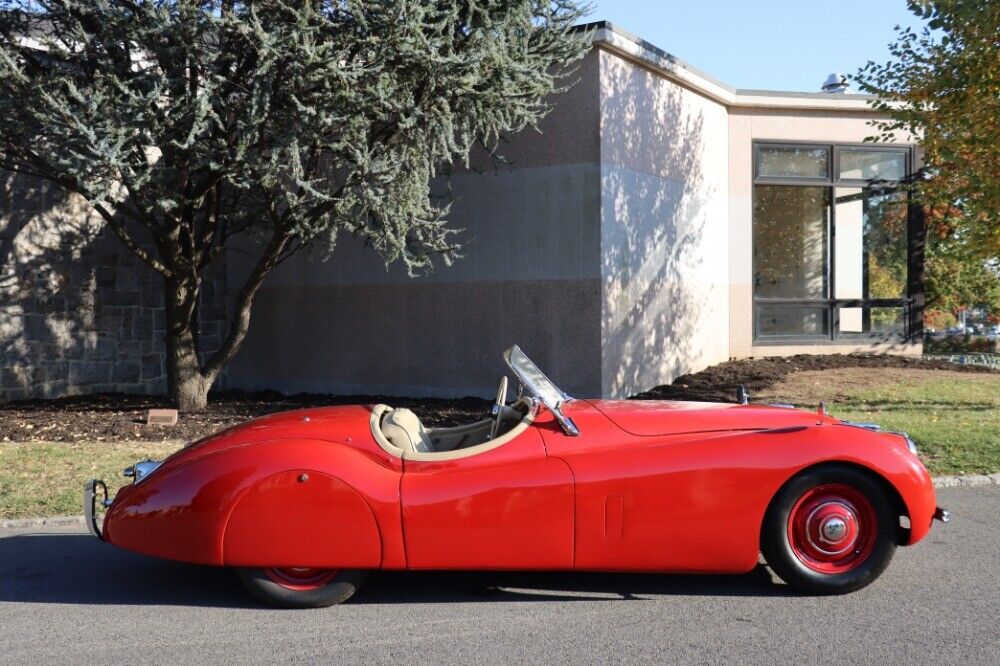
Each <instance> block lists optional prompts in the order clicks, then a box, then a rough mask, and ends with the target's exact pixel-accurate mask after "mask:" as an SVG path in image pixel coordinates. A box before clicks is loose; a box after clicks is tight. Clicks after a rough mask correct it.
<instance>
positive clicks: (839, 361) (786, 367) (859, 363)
mask: <svg viewBox="0 0 1000 666" xmlns="http://www.w3.org/2000/svg"><path fill="white" fill-rule="evenodd" d="M834 368H873V369H874V368H913V369H917V370H950V371H952V372H975V373H983V372H986V373H991V372H992V373H995V372H996V371H994V370H991V369H989V368H986V367H984V366H976V365H958V364H955V363H947V362H945V361H928V360H924V359H922V358H919V357H909V356H873V355H862V354H850V355H846V354H829V355H826V356H816V355H812V354H798V355H796V356H785V357H775V358H758V359H742V360H738V361H729V362H727V363H720V364H719V365H713V366H712V367H711V368H707V369H705V370H702V371H701V372H698V373H695V374H693V375H682V376H680V377H678V378H677V379H675V380H674V382H673V384H668V385H664V386H657V387H656V388H653V389H650V390H649V391H645V392H643V393H640V394H638V395H635V396H633V398H635V399H638V400H706V401H709V402H736V392H737V389H738V388H739V386H740V385H743V386H745V387H746V389H747V391H749V392H750V396H751V398H752V397H753V394H754V393H756V392H758V391H763V390H764V389H767V388H770V387H771V386H774V385H775V384H777V383H778V382H780V381H781V380H783V379H784V378H785V377H787V376H788V375H790V374H791V373H793V372H798V371H800V370H832V369H834Z"/></svg>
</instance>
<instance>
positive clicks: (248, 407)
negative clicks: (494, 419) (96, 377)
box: [0, 391, 490, 442]
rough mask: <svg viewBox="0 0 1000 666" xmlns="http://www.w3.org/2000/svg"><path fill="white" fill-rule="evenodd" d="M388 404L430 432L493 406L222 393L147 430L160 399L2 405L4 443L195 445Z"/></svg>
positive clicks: (111, 397) (465, 401) (162, 403)
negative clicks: (292, 418) (289, 419)
mask: <svg viewBox="0 0 1000 666" xmlns="http://www.w3.org/2000/svg"><path fill="white" fill-rule="evenodd" d="M377 403H385V404H388V405H392V406H393V407H408V408H410V409H412V410H413V411H414V412H416V413H417V414H418V415H419V416H420V418H421V420H422V421H423V422H424V424H425V425H427V426H450V425H458V424H460V423H468V422H471V421H475V420H477V419H480V418H483V417H484V416H485V415H486V414H487V413H488V412H489V408H490V401H489V400H483V399H481V398H458V399H454V400H446V399H442V398H400V397H391V396H381V395H375V396H372V395H317V394H303V395H293V396H286V395H281V394H280V393H277V392H273V391H261V392H256V393H246V392H242V391H222V392H219V393H213V394H211V395H210V397H209V406H208V409H206V410H205V411H203V412H198V413H196V414H181V415H180V416H179V418H178V421H177V425H173V426H159V425H146V412H147V410H149V409H153V408H164V407H170V402H169V401H168V400H167V399H166V398H164V397H162V396H142V395H122V394H114V393H112V394H108V393H101V394H94V395H85V396H73V397H66V398H58V399H55V400H24V401H18V402H9V403H5V404H0V441H4V442H30V441H42V442H76V441H88V442H93V441H115V442H122V441H129V440H133V441H160V440H182V441H194V440H196V439H200V438H202V437H205V436H207V435H211V434H212V433H214V432H218V431H219V430H222V429H224V428H228V427H230V426H233V425H237V424H239V423H243V422H244V421H247V420H249V419H252V418H255V417H258V416H263V415H265V414H272V413H274V412H282V411H286V410H289V409H300V408H303V407H323V406H327V405H358V404H377Z"/></svg>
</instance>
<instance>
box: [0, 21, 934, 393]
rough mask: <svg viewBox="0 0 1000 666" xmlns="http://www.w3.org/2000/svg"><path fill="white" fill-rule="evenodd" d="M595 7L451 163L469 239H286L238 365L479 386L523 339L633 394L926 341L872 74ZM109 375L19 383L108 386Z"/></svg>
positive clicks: (573, 372)
mask: <svg viewBox="0 0 1000 666" xmlns="http://www.w3.org/2000/svg"><path fill="white" fill-rule="evenodd" d="M594 27H595V28H596V31H595V33H594V41H593V48H592V49H591V51H590V52H589V54H588V55H587V56H586V58H585V59H584V60H583V62H582V64H581V65H580V68H579V70H578V72H577V74H576V82H575V84H574V85H572V87H571V88H570V89H569V90H568V91H567V92H565V93H562V94H561V95H559V96H558V97H557V98H556V99H555V104H554V109H553V112H552V113H551V114H550V115H549V116H548V117H547V118H546V119H545V121H544V122H543V123H542V125H541V133H535V132H530V131H529V132H524V133H522V134H520V135H518V136H516V137H515V138H514V139H513V140H512V142H511V143H510V144H509V145H508V146H507V147H506V149H505V150H504V153H505V155H506V156H507V157H508V159H509V162H510V164H509V166H508V167H505V168H502V169H499V170H497V169H494V167H493V166H492V164H490V163H489V162H488V161H487V160H485V159H484V158H483V157H482V156H474V158H473V165H472V166H473V168H470V169H466V170H463V171H460V172H459V173H457V174H455V176H454V178H453V181H452V187H453V192H454V195H455V201H454V205H453V207H452V213H451V217H450V221H451V224H452V225H453V226H454V227H456V228H459V229H462V230H463V231H462V234H461V237H460V238H461V242H462V243H463V254H464V256H463V258H462V259H461V260H460V261H458V262H457V263H456V264H455V265H453V266H451V267H445V266H439V267H438V269H437V270H436V271H435V272H434V273H433V274H431V275H429V276H426V277H421V278H417V279H412V278H409V277H408V276H407V275H406V273H405V271H404V270H403V269H402V268H401V267H399V266H392V267H389V268H388V269H387V268H386V267H385V266H384V265H383V263H382V261H381V259H380V258H379V257H378V256H377V255H376V254H375V253H374V252H372V251H371V250H367V249H365V248H363V247H361V246H360V245H359V244H354V243H352V242H351V241H350V240H349V239H345V240H343V241H342V242H341V243H340V244H339V246H338V248H337V250H336V252H335V254H334V256H333V258H332V259H331V260H330V261H328V262H320V261H318V260H316V259H315V258H310V257H306V256H302V257H299V258H297V259H295V260H292V261H290V262H287V263H286V264H284V265H282V266H281V267H280V268H279V269H278V270H276V271H275V273H274V274H273V275H272V276H270V278H269V279H268V281H267V282H266V283H265V285H264V287H263V288H262V289H261V291H260V293H259V294H258V296H257V298H256V301H255V311H254V319H253V323H252V325H251V332H250V334H249V336H248V338H247V340H246V343H245V345H244V347H243V349H242V351H241V352H240V354H239V355H238V357H237V358H236V359H235V361H234V362H233V364H232V365H231V367H230V368H229V370H228V372H227V375H226V378H225V383H226V385H227V386H228V387H232V388H244V389H262V388H274V389H279V390H282V391H285V392H300V391H309V392H338V393H345V392H347V393H384V394H410V395H446V396H448V395H466V394H480V395H487V394H489V393H490V392H491V391H492V390H494V387H495V385H496V380H497V377H498V375H499V374H500V372H501V360H500V352H501V351H502V350H503V349H504V348H506V347H507V346H509V345H510V344H513V343H517V344H520V345H521V347H522V348H523V349H524V350H525V351H526V352H527V353H528V354H529V355H530V356H532V357H533V358H534V359H535V360H536V361H537V362H538V363H539V365H541V367H542V368H544V369H545V370H546V371H547V372H548V373H549V375H550V376H551V378H552V379H553V380H554V381H555V382H556V383H558V384H560V385H561V386H562V387H564V388H565V389H566V390H567V391H568V392H569V393H571V394H575V395H604V396H616V397H620V396H626V395H630V394H633V393H635V392H637V391H641V390H643V389H647V388H650V387H652V386H655V385H658V384H662V383H665V382H669V381H671V380H672V379H674V378H675V377H677V376H679V375H680V374H683V373H687V372H693V371H697V370H700V369H702V368H704V367H707V366H709V365H711V364H714V363H719V362H722V361H725V360H727V359H729V358H734V357H736V358H743V357H751V356H765V355H775V354H790V353H799V352H807V353H808V352H817V353H829V352H852V351H876V352H894V353H919V351H920V342H919V336H918V334H919V328H920V312H921V304H922V295H921V287H920V280H919V276H920V273H921V261H922V259H921V252H920V248H919V247H918V246H917V243H916V238H917V236H918V234H916V233H911V230H913V229H914V228H915V227H914V225H916V224H917V223H918V220H917V219H916V214H915V212H914V211H913V210H911V208H912V207H910V206H908V205H907V204H906V201H905V199H903V198H902V195H901V194H899V193H898V192H897V191H896V189H894V185H895V184H896V183H898V181H900V180H903V179H905V178H906V177H907V175H908V174H909V173H911V172H912V171H913V169H914V165H915V162H916V160H917V159H918V155H917V152H916V149H915V146H913V145H911V144H899V145H891V146H885V145H882V146H873V145H871V144H867V145H862V142H863V141H864V140H865V138H866V137H868V136H869V135H871V134H872V133H873V130H872V128H871V127H870V125H869V121H870V120H871V119H872V118H873V117H874V114H873V112H872V111H871V110H870V109H869V108H868V105H867V100H866V99H865V98H864V97H863V96H859V95H851V94H838V93H835V94H829V93H820V92H817V93H783V92H767V91H752V90H737V89H733V88H731V87H729V86H727V85H725V84H723V83H720V82H718V81H715V80H713V79H712V78H711V77H709V76H707V75H705V74H703V73H701V72H699V71H697V70H696V69H694V68H692V67H690V66H688V65H686V64H684V63H682V62H680V61H678V60H677V59H675V58H673V57H672V56H670V55H669V54H667V53H665V52H663V51H661V50H659V49H657V48H656V47H654V46H652V45H650V44H648V43H646V42H644V41H642V40H641V39H639V38H637V37H635V36H633V35H631V34H629V33H627V32H625V31H622V30H620V29H618V28H616V27H614V26H612V25H610V24H606V23H600V24H595V26H594ZM823 75H824V73H822V72H817V82H819V80H821V79H822V77H823ZM227 264H228V268H227V271H228V272H227V275H226V276H224V278H223V277H221V276H220V278H219V280H216V281H214V282H213V292H212V293H215V290H220V289H221V290H222V291H223V292H224V291H225V290H226V289H228V293H229V296H230V298H232V297H233V296H234V295H235V293H236V291H237V290H238V289H239V287H240V285H241V284H242V276H243V275H244V274H245V271H246V270H247V265H246V260H245V259H244V256H243V255H242V254H241V253H239V252H232V253H230V254H229V256H228V257H227ZM138 270H141V269H138ZM119 272H121V271H119ZM220 285H221V286H220ZM140 287H141V285H140ZM111 288H112V289H113V290H116V291H120V289H114V287H111ZM143 293H144V292H143ZM117 298H120V296H119V297H117ZM138 298H140V302H139V304H138V305H136V306H109V307H138V308H139V309H138V312H139V314H141V315H142V316H143V317H145V316H146V315H148V316H149V317H150V318H151V321H150V328H151V330H152V336H153V337H154V338H155V336H156V335H157V334H159V330H158V329H157V326H158V324H157V321H156V320H154V319H152V317H153V316H154V312H153V310H152V309H151V310H150V311H149V312H148V313H147V312H145V309H144V308H145V306H144V303H143V301H142V297H141V295H140V296H139V297H138ZM98 301H100V298H98ZM99 306H100V303H98V304H97V305H96V306H94V307H97V308H98V309H100V307H99ZM151 307H152V308H155V304H154V305H152V306H151ZM212 307H213V314H214V315H215V316H213V317H211V318H210V320H209V322H208V325H209V326H210V327H215V328H217V327H218V326H217V322H218V319H219V318H220V315H221V314H224V313H220V312H219V308H218V304H217V303H215V302H213V304H212ZM18 316H24V314H23V309H22V314H21V315H18ZM144 326H145V325H144ZM144 330H145V329H144ZM21 335H22V337H24V334H23V331H22V333H21ZM67 335H72V333H71V332H70V333H67ZM95 335H97V333H95ZM101 335H104V334H103V333H101ZM207 335H209V336H212V335H216V332H215V329H214V328H213V329H212V330H211V331H209V332H208V333H207ZM5 342H6V341H5ZM7 348H8V349H9V348H10V345H7ZM22 348H23V345H22ZM136 349H137V354H138V358H136V359H129V358H126V359H124V360H121V361H120V362H121V363H124V364H131V365H128V366H127V367H128V368H129V369H130V372H131V371H132V370H135V371H136V372H137V373H138V374H137V375H136V377H137V379H136V381H135V384H134V387H130V386H125V388H126V389H127V390H150V389H151V388H154V389H155V388H156V387H157V386H159V385H160V384H161V383H162V365H160V366H157V367H156V368H154V367H153V366H154V363H153V356H154V355H157V356H158V358H160V359H161V361H162V344H159V345H156V344H155V343H150V344H149V345H147V346H146V347H142V345H138V346H137V347H136ZM85 352H86V346H84V353H83V356H82V359H81V361H79V362H85V361H86V359H87V358H88V357H87V356H86V353H85ZM5 353H6V352H5ZM136 361H138V366H136V365H134V363H135V362H136ZM59 362H61V361H59ZM118 362H119V361H117V360H116V361H114V363H118ZM7 365H8V366H10V356H8V363H7ZM67 367H69V366H67ZM114 371H115V366H114V364H113V365H112V366H111V368H110V369H109V370H108V372H110V373H114ZM43 374H44V373H43ZM132 374H134V373H132ZM76 376H77V377H78V378H80V377H81V376H82V375H81V373H80V372H77V373H76ZM130 378H131V374H130ZM15 379H16V378H12V379H11V382H14V381H15ZM97 379H98V382H97V383H96V384H95V383H93V382H92V383H90V384H87V383H86V382H85V381H83V382H81V381H76V382H74V381H72V380H71V379H70V378H69V377H68V376H67V377H66V381H65V382H63V383H62V384H59V385H58V386H57V387H55V388H53V387H52V386H49V388H47V389H44V390H43V389H39V388H37V387H38V386H42V384H44V382H42V384H39V383H38V382H37V381H35V380H33V379H31V378H30V377H29V378H28V380H27V383H25V381H24V379H23V378H22V379H20V380H16V381H19V382H20V383H11V384H7V383H5V384H4V385H3V386H4V388H3V390H4V392H5V393H4V395H7V396H8V397H13V396H21V395H26V394H53V393H59V392H64V391H65V390H69V391H82V390H91V389H93V388H94V387H95V386H96V387H97V388H99V389H100V388H107V386H106V384H107V382H108V381H110V380H104V374H103V372H102V373H99V374H98V375H97ZM50 384H51V382H50ZM112 384H114V382H112ZM117 386H118V384H115V387H117ZM11 391H13V392H11Z"/></svg>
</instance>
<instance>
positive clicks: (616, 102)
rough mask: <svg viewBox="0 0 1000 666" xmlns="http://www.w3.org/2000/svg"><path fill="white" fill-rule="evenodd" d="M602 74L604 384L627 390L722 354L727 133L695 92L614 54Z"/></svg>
mask: <svg viewBox="0 0 1000 666" xmlns="http://www.w3.org/2000/svg"><path fill="white" fill-rule="evenodd" d="M603 76H604V87H605V94H604V99H605V102H604V105H605V106H604V111H603V122H602V126H603V128H604V132H605V138H604V140H603V142H602V199H603V201H602V216H603V219H602V225H601V228H602V238H601V247H602V265H601V278H602V283H603V299H604V300H603V322H602V324H603V344H604V362H603V365H604V367H603V384H604V387H603V388H604V392H605V393H606V394H610V395H612V396H615V397H624V396H626V395H631V394H634V393H637V392H639V391H642V390H645V389H647V388H649V387H651V386H656V385H659V384H663V383H664V382H666V381H670V380H672V379H674V378H675V377H677V376H679V375H681V374H684V373H687V372H691V371H696V370H699V369H701V368H702V367H705V366H706V365H709V364H711V363H714V362H717V361H719V360H724V359H725V357H726V356H727V355H728V335H729V331H728V321H729V302H728V301H729V296H728V272H729V271H728V262H729V243H728V215H727V207H728V203H727V201H726V198H725V196H724V195H725V189H724V187H725V182H726V179H727V178H728V171H727V165H726V145H725V144H726V141H727V140H728V139H727V134H726V131H725V130H726V119H725V110H724V109H722V108H721V107H719V106H718V105H715V104H714V103H712V102H709V101H708V100H706V99H704V98H701V97H700V96H698V95H697V94H695V93H693V92H691V91H688V90H685V89H683V88H681V87H679V86H677V85H676V84H674V83H672V82H670V81H667V80H665V79H662V78H661V77H659V76H657V75H655V74H652V73H651V72H649V71H647V70H644V69H640V68H637V67H635V66H634V65H632V64H630V63H627V62H625V61H624V60H620V59H617V58H609V59H608V62H607V66H606V67H605V68H604V70H603ZM713 112H714V113H715V114H716V117H715V118H712V117H710V114H712V113H713ZM712 121H716V124H717V125H718V129H719V131H720V132H721V134H722V136H706V123H711V122H712Z"/></svg>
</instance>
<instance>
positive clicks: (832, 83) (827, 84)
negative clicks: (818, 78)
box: [822, 72, 851, 94]
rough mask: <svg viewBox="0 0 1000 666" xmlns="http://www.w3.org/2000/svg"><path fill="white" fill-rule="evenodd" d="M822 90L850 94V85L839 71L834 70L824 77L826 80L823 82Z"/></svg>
mask: <svg viewBox="0 0 1000 666" xmlns="http://www.w3.org/2000/svg"><path fill="white" fill-rule="evenodd" d="M822 90H823V92H825V93H841V94H850V93H851V86H850V84H849V83H848V82H847V77H846V76H844V75H843V74H841V73H840V72H834V73H833V74H831V75H830V76H828V77H826V81H824V82H823V88H822Z"/></svg>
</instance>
